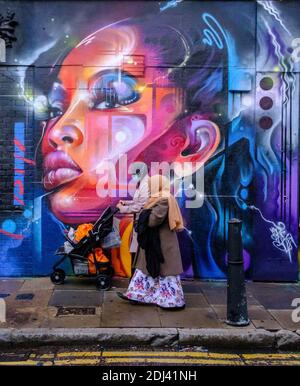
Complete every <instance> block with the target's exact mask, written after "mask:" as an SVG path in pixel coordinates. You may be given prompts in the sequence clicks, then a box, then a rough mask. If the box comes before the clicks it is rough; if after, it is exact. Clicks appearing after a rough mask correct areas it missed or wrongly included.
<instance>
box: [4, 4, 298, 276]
mask: <svg viewBox="0 0 300 386" xmlns="http://www.w3.org/2000/svg"><path fill="white" fill-rule="evenodd" d="M0 3H1V2H0ZM45 4H46V5H45ZM122 4H123V5H122ZM126 4H127V5H128V6H127V7H125V8H126V9H124V2H114V3H113V5H112V4H111V3H109V2H105V1H103V2H99V3H97V5H96V4H95V3H93V2H85V6H84V8H82V5H81V4H80V2H72V5H70V2H69V3H68V4H64V3H62V4H60V11H59V13H58V12H57V9H56V6H55V1H49V2H45V3H37V5H36V9H35V13H34V17H35V18H36V19H35V20H38V22H37V25H34V26H30V25H29V23H30V22H29V19H28V15H27V14H26V10H28V9H29V7H30V2H29V1H28V2H24V3H23V4H22V7H21V6H20V8H19V7H18V6H17V5H14V4H13V2H12V3H11V8H12V9H13V11H14V13H15V14H16V15H17V18H18V20H19V27H18V30H19V32H20V31H21V33H22V35H23V41H22V45H21V44H19V43H18V42H16V44H15V46H14V47H13V48H12V49H11V51H10V52H9V55H8V59H7V71H9V68H10V67H9V66H11V65H16V63H17V65H18V67H17V69H16V72H15V74H14V77H15V78H14V79H15V82H16V83H17V85H18V87H17V89H18V96H16V97H12V96H11V95H10V94H9V93H8V92H7V96H6V98H7V99H9V98H13V100H15V99H16V100H18V101H20V102H23V103H24V107H23V114H24V120H23V121H22V120H18V121H16V122H15V124H14V130H12V136H13V137H12V141H13V143H14V153H15V155H14V157H15V161H14V165H12V167H13V168H14V169H15V173H14V178H13V180H12V184H13V187H14V189H13V196H12V205H14V206H16V207H18V208H19V210H20V211H21V212H22V213H21V214H16V213H15V214H14V215H12V216H9V215H7V213H6V214H5V215H3V216H2V217H3V218H2V220H1V221H2V226H1V228H2V229H1V230H0V233H1V234H0V237H1V238H0V243H1V245H3V248H2V252H1V256H0V274H1V275H13V274H14V272H22V264H23V263H22V261H24V259H23V260H22V259H20V261H19V262H18V258H17V257H18V254H19V253H20V251H21V250H22V251H23V252H22V254H21V255H22V256H25V255H24V245H26V248H28V249H29V250H30V252H28V255H29V254H31V261H30V264H31V268H30V269H31V273H32V274H38V275H42V274H48V273H49V272H50V268H51V265H52V263H53V260H54V256H53V255H54V251H55V249H56V248H58V247H59V246H60V244H62V242H63V232H64V231H65V229H66V228H68V227H69V226H75V225H78V224H82V223H85V222H93V221H96V219H97V218H98V217H99V215H100V213H101V212H102V211H103V209H104V208H106V207H107V206H108V205H115V204H116V203H117V202H118V201H119V200H120V199H122V198H125V197H128V196H129V191H128V186H130V184H133V181H132V180H131V174H130V173H129V171H128V170H127V171H126V173H125V175H124V173H121V169H122V168H123V169H124V165H123V163H122V162H123V161H122V159H123V156H124V155H125V156H126V162H127V164H128V165H130V164H131V163H133V162H136V161H139V162H144V163H145V164H146V165H147V166H148V167H149V169H150V168H151V165H152V163H153V162H159V163H164V164H169V165H174V164H176V165H177V166H178V165H185V164H186V163H192V167H191V168H190V169H189V170H188V171H186V172H184V173H182V174H181V175H178V174H177V175H176V173H175V175H173V177H172V178H173V183H174V189H175V193H177V196H178V200H179V203H180V205H181V208H182V212H183V214H184V218H185V231H184V232H182V233H180V234H179V235H178V237H179V241H180V246H181V251H182V258H183V264H184V268H185V275H186V276H190V277H193V276H195V277H201V278H215V279H221V278H225V276H226V267H227V252H226V240H227V222H228V220H229V219H230V218H232V217H238V218H240V219H242V220H243V228H242V233H243V243H244V260H245V264H244V267H245V271H246V274H247V277H248V278H252V279H254V280H279V281H288V280H296V279H297V274H298V262H297V245H298V241H297V240H298V237H297V232H298V131H299V104H298V100H299V95H300V84H299V64H298V62H299V60H298V51H297V50H298V41H299V39H300V37H299V36H300V35H299V34H300V28H299V24H297V20H296V18H295V15H296V14H297V12H296V11H299V8H300V5H299V4H297V2H293V1H291V2H289V4H279V3H276V2H271V1H266V2H261V1H258V2H257V3H255V2H229V3H228V2H220V1H216V2H189V1H168V2H138V3H135V2H128V3H126ZM225 9H226V11H225ZM237 14H238V15H239V18H238V22H237V19H236V16H234V15H237ZM75 21H76V22H75ZM75 24H76V25H75ZM32 28H34V29H35V31H36V34H35V35H33V34H32ZM37 31H40V34H38V33H37ZM0 87H1V83H0ZM4 95H6V94H4ZM28 117H30V118H28ZM29 128H33V130H34V134H33V144H32V145H33V146H32V148H31V147H29V149H28V150H27V147H26V145H25V142H26V139H25V137H26V133H27V132H28V130H29ZM13 131H14V132H13ZM110 168H111V169H110ZM32 169H34V171H35V172H34V176H33V175H32V173H30V172H29V171H30V170H32ZM112 169H113V170H114V173H115V174H114V177H113V178H112V174H111V173H112ZM123 169H122V170H123ZM27 175H28V177H27ZM198 178H200V179H201V181H203V182H204V185H203V189H202V188H201V189H200V190H199V187H198V184H197V179H198ZM112 180H113V183H111V181H112ZM187 180H188V181H190V183H189V184H188V185H186V181H187ZM108 186H109V188H108V190H109V192H110V194H108V195H102V194H100V191H103V189H105V188H107V187H108ZM179 193H181V194H179ZM193 201H194V202H197V205H191V202H193ZM24 219H25V220H26V221H24ZM13 224H15V225H13ZM131 228H132V221H131V219H130V218H128V217H126V218H123V219H121V225H120V231H121V234H122V238H123V241H122V246H121V248H120V249H119V250H114V251H113V264H114V267H115V270H116V272H117V273H118V274H119V275H123V276H126V275H128V274H129V272H130V254H129V249H128V245H129V239H130V231H131ZM12 240H14V242H15V243H17V244H13V243H12ZM24 243H25V244H24ZM11 256H14V258H13V259H10V257H11ZM14 266H17V267H18V269H17V270H16V271H14ZM7 267H8V268H7ZM24 272H25V271H24ZM25 273H26V274H28V271H26V272H25Z"/></svg>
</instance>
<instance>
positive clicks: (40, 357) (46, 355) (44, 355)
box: [38, 354, 55, 359]
mask: <svg viewBox="0 0 300 386" xmlns="http://www.w3.org/2000/svg"><path fill="white" fill-rule="evenodd" d="M38 358H39V359H54V358H55V354H42V355H38Z"/></svg>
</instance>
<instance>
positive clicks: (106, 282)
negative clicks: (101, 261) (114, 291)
mask: <svg viewBox="0 0 300 386" xmlns="http://www.w3.org/2000/svg"><path fill="white" fill-rule="evenodd" d="M110 286H111V279H110V277H109V276H107V275H98V276H97V278H96V287H97V289H98V290H108V289H110Z"/></svg>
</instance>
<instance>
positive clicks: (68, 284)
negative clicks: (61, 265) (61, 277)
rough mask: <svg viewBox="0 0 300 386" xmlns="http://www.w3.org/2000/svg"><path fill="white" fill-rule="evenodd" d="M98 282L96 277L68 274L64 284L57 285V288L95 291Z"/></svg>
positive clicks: (61, 289)
mask: <svg viewBox="0 0 300 386" xmlns="http://www.w3.org/2000/svg"><path fill="white" fill-rule="evenodd" d="M95 286H96V283H95V278H93V277H91V278H87V277H72V276H67V278H66V280H65V282H64V284H60V285H55V290H59V291H68V290H71V291H72V290H80V291H84V290H87V291H94V290H95V288H96V287H95Z"/></svg>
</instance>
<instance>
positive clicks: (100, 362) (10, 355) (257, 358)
mask: <svg viewBox="0 0 300 386" xmlns="http://www.w3.org/2000/svg"><path fill="white" fill-rule="evenodd" d="M10 365H14V366H16V365H19V366H72V365H77V366H85V365H90V366H91V365H93V366H109V365H120V366H126V365H131V366H132V365H161V366H167V365H173V366H174V365H175V366H185V365H198V366H210V365H211V366H213V365H223V366H247V365H248V366H249V365H250V366H253V365H254V366H258V365H264V366H275V365H276V366H278V365H284V366H299V365H300V352H298V353H291V352H287V353H286V352H285V353H270V352H265V353H263V352H259V353H258V352H251V353H249V352H241V353H237V352H232V351H231V352H215V351H206V350H203V349H201V348H192V347H191V348H185V349H182V350H157V351H153V350H152V349H145V348H138V347H128V348H127V349H122V350H121V349H116V348H105V349H103V348H101V347H99V346H94V347H83V346H77V347H76V346H75V347H74V346H72V347H68V348H62V347H40V348H24V349H20V348H19V349H1V352H0V366H10Z"/></svg>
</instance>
